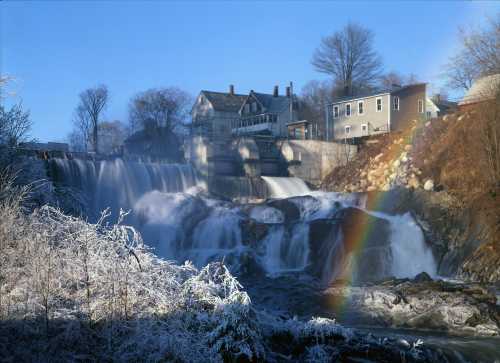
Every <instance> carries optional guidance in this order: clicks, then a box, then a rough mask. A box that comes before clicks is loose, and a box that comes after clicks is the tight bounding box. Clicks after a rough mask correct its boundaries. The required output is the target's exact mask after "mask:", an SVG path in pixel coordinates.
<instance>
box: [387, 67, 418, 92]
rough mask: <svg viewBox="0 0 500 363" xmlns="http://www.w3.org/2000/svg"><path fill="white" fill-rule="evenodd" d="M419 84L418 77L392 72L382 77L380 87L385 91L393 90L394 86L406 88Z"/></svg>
mask: <svg viewBox="0 0 500 363" xmlns="http://www.w3.org/2000/svg"><path fill="white" fill-rule="evenodd" d="M417 82H418V79H417V76H416V75H415V74H413V73H411V74H409V75H403V74H401V73H399V72H395V71H391V72H389V73H386V74H383V75H382V76H381V77H380V86H381V87H382V88H384V89H391V88H393V87H394V86H406V85H409V84H413V83H417Z"/></svg>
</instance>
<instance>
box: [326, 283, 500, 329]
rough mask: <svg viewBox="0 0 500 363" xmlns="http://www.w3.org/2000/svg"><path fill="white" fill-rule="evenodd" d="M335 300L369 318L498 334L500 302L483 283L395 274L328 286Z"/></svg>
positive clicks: (407, 325)
mask: <svg viewBox="0 0 500 363" xmlns="http://www.w3.org/2000/svg"><path fill="white" fill-rule="evenodd" d="M324 297H325V299H327V300H330V301H344V302H346V303H345V305H346V306H347V307H348V309H349V310H351V311H355V312H356V313H358V314H361V315H362V316H363V318H364V319H365V321H366V322H367V323H368V324H374V325H379V326H380V325H382V326H386V327H394V328H411V329H422V330H434V331H442V332H447V333H452V334H473V335H480V336H498V335H499V334H500V306H499V305H497V298H496V296H495V294H494V292H493V291H492V290H490V289H488V288H487V287H486V286H484V285H480V284H473V283H462V282H447V281H444V280H432V279H431V278H430V277H429V276H428V275H427V274H425V273H422V274H420V275H418V276H417V277H416V278H415V279H413V280H410V279H391V280H387V281H385V282H382V283H378V284H373V285H367V286H344V285H337V286H335V285H333V286H332V287H330V288H328V289H327V290H325V291H324Z"/></svg>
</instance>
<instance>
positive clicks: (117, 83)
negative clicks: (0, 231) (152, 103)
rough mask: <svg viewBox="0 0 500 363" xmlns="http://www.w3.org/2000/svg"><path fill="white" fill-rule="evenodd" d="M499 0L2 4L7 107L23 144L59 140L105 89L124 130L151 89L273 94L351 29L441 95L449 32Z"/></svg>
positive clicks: (298, 83)
mask: <svg viewBox="0 0 500 363" xmlns="http://www.w3.org/2000/svg"><path fill="white" fill-rule="evenodd" d="M498 11H500V2H479V1H474V2H454V1H443V2H429V1H424V2H404V3H403V2H401V3H400V2H394V1H392V2H377V3H376V2H349V3H348V2H345V3H344V2H326V1H323V2H313V1H307V2H298V1H293V2H285V1H276V2H250V1H245V2H209V1H204V2H194V1H184V2H154V1H153V2H146V1H140V2H118V1H112V2H97V1H89V2H76V1H68V2H62V1H54V2H43V1H40V2H34V1H33V2H21V1H16V2H14V1H0V52H1V54H0V55H1V58H0V61H1V62H0V71H1V73H2V74H4V75H5V74H7V75H9V76H12V77H14V78H15V81H14V82H13V83H12V84H11V86H10V91H12V92H13V95H11V96H9V97H8V100H7V101H4V102H6V103H12V102H18V101H22V102H23V105H24V107H25V108H27V109H29V110H30V111H31V115H32V119H33V122H34V128H33V132H32V136H33V137H36V138H38V139H39V140H41V141H50V140H64V139H65V137H66V135H67V134H68V133H69V132H70V130H71V126H72V125H71V119H72V114H73V110H74V108H75V106H76V104H77V102H78V94H79V93H80V92H81V91H82V90H84V89H86V88H89V87H93V86H96V85H98V84H106V85H107V86H108V88H109V91H110V102H109V106H108V108H107V109H106V112H105V115H104V116H105V117H106V119H110V120H111V119H119V120H123V121H127V108H128V102H129V99H130V98H131V97H132V96H133V95H134V94H135V93H137V92H140V91H144V90H146V89H148V88H152V87H166V86H178V87H181V88H183V89H185V90H186V91H188V92H189V93H191V94H192V95H193V96H195V95H196V94H197V93H198V92H199V91H200V90H201V89H209V90H214V91H226V90H227V88H228V85H229V84H231V83H232V84H234V85H235V87H236V92H238V93H245V92H248V91H249V90H250V89H254V90H256V91H260V92H271V91H272V88H273V86H274V85H275V84H279V85H280V88H281V92H282V91H283V90H284V87H285V86H286V84H287V83H288V82H289V81H293V82H294V85H295V90H296V91H297V90H300V88H301V87H302V86H303V85H304V84H305V83H306V82H307V81H309V80H312V79H325V78H326V76H325V75H322V74H319V73H317V72H315V71H314V69H313V67H312V66H311V64H310V60H311V55H312V53H313V51H314V49H315V48H316V46H317V45H318V44H319V42H320V39H321V37H322V36H326V35H328V34H330V33H332V32H333V31H335V30H338V29H340V28H342V27H343V26H344V25H345V24H346V23H347V22H348V21H354V22H358V23H360V24H362V25H364V26H366V27H368V28H370V29H372V30H373V32H374V33H375V46H376V49H377V50H378V51H379V53H380V54H381V56H382V58H383V61H384V65H385V69H386V70H387V71H390V70H395V71H398V72H401V73H404V74H409V73H414V74H415V75H417V76H418V78H419V79H420V80H422V81H426V82H431V83H432V84H434V85H437V86H436V88H437V87H439V84H442V83H443V80H442V78H441V77H440V74H441V73H442V67H443V64H444V63H446V60H447V58H448V57H449V56H450V55H451V54H452V53H453V52H454V50H455V49H456V47H457V44H458V43H457V29H458V27H459V26H465V27H477V26H479V25H481V24H482V23H484V22H485V17H486V16H488V15H493V14H495V13H497V12H498Z"/></svg>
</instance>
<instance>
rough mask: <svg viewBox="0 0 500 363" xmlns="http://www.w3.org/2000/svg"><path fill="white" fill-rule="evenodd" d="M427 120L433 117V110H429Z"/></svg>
mask: <svg viewBox="0 0 500 363" xmlns="http://www.w3.org/2000/svg"><path fill="white" fill-rule="evenodd" d="M426 114H427V120H430V119H431V118H432V114H431V111H427V113H426Z"/></svg>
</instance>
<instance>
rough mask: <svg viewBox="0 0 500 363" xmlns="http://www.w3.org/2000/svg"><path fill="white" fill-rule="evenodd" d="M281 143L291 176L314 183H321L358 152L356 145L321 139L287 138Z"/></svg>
mask: <svg viewBox="0 0 500 363" xmlns="http://www.w3.org/2000/svg"><path fill="white" fill-rule="evenodd" d="M279 144H280V145H279V146H278V147H279V149H280V150H281V154H282V155H283V157H284V159H285V160H286V161H288V163H289V166H288V172H289V173H290V176H295V177H298V178H301V179H303V180H305V181H306V182H308V183H310V184H312V185H319V184H320V183H321V181H322V179H323V178H324V177H325V176H326V175H327V174H329V173H330V172H331V171H332V170H333V169H334V168H335V167H336V166H339V165H345V164H346V162H347V161H348V160H351V159H352V158H354V156H355V155H356V152H357V147H356V146H355V145H349V144H343V143H336V142H326V141H319V140H286V141H281V142H279Z"/></svg>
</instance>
